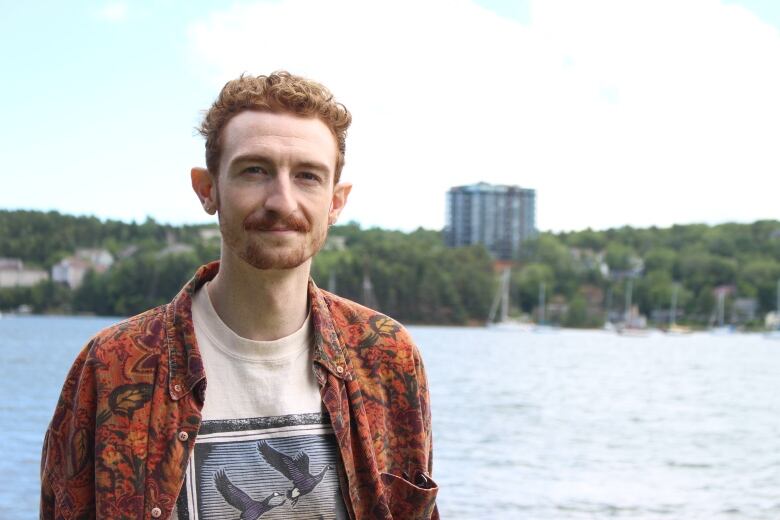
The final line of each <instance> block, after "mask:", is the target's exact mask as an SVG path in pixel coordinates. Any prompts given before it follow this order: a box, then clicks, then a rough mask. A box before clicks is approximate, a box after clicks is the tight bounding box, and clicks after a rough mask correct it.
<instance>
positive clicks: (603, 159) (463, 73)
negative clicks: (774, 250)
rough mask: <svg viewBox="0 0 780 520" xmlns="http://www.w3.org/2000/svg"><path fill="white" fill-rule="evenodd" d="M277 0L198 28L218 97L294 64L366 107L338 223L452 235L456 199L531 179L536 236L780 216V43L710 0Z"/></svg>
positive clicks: (354, 136) (357, 118)
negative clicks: (510, 16)
mask: <svg viewBox="0 0 780 520" xmlns="http://www.w3.org/2000/svg"><path fill="white" fill-rule="evenodd" d="M531 9H532V11H531V24H530V25H522V24H519V23H517V22H514V21H511V20H507V19H502V18H500V17H498V16H497V15H495V14H494V13H492V12H490V11H488V10H486V9H484V8H481V7H479V6H477V5H476V4H473V3H471V2H468V1H466V0H430V1H426V2H419V1H412V0H397V1H395V2H392V3H389V2H388V3H381V4H380V3H375V2H361V1H359V0H339V1H331V2H316V1H309V0H280V1H277V2H263V3H255V4H243V5H239V6H235V7H233V8H231V9H229V10H227V11H223V12H219V13H215V14H213V15H211V16H209V17H208V18H206V19H204V20H202V21H201V22H199V23H197V24H195V25H193V26H191V28H190V44H191V49H192V57H193V64H194V65H197V67H198V68H200V70H201V71H202V74H203V75H204V78H205V79H206V80H207V81H209V82H211V83H212V84H213V85H214V89H215V94H216V90H217V89H218V88H219V86H221V85H222V84H223V83H224V81H226V80H227V79H230V78H232V77H235V76H237V75H238V74H240V73H241V72H244V71H247V72H251V73H267V72H269V71H271V70H274V69H279V68H285V69H288V70H290V71H292V72H295V73H299V74H303V75H306V76H309V77H312V78H315V79H318V80H319V81H322V82H323V83H325V84H326V85H328V86H329V87H330V88H331V89H332V90H333V91H334V92H335V93H336V95H337V97H338V98H339V99H341V100H342V101H344V102H345V103H346V104H347V106H348V107H349V108H350V110H351V111H352V112H353V114H354V124H353V128H352V129H351V131H350V137H349V139H348V143H347V147H348V150H347V166H346V168H345V172H344V173H345V177H347V178H348V179H350V180H352V181H353V182H354V183H355V188H354V190H353V194H352V200H351V201H350V205H349V207H348V210H347V211H345V215H344V218H346V219H349V218H354V219H358V220H360V221H361V222H363V223H364V224H367V225H381V226H383V227H397V228H404V229H411V228H414V227H416V226H418V225H424V226H426V227H441V226H442V225H443V221H444V193H445V192H446V190H447V188H448V187H450V186H453V185H457V184H464V183H471V182H476V181H480V180H484V181H488V182H495V183H512V184H519V185H522V186H525V187H531V188H536V189H537V190H538V204H537V211H538V214H537V221H538V224H539V225H540V227H541V228H542V229H577V228H584V227H586V226H592V227H596V228H603V227H608V226H618V225H623V224H632V225H639V226H647V225H653V224H655V225H670V224H672V223H677V222H679V223H684V222H692V221H707V222H720V221H725V220H741V221H747V220H754V219H757V218H777V209H776V208H777V207H778V203H777V200H778V193H779V192H780V189H778V188H780V174H778V172H779V171H780V154H778V153H777V152H776V150H777V149H778V146H777V143H780V98H778V96H777V92H780V35H779V34H778V32H777V31H776V30H775V29H774V28H772V27H770V26H768V25H766V24H764V23H762V22H761V21H760V20H759V19H758V18H757V17H755V16H754V15H752V14H751V13H750V12H748V11H747V10H745V9H743V8H741V7H738V6H735V5H722V4H720V3H718V2H717V1H715V0H689V1H686V2H677V1H672V0H654V1H652V2H624V1H621V0H611V1H610V0H593V1H589V2H579V1H574V0H572V1H562V0H561V1H556V0H544V1H539V2H534V3H533V4H532V7H531Z"/></svg>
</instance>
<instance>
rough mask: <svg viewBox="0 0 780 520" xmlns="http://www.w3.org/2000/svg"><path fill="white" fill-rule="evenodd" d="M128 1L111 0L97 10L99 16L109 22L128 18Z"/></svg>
mask: <svg viewBox="0 0 780 520" xmlns="http://www.w3.org/2000/svg"><path fill="white" fill-rule="evenodd" d="M127 13H128V7H127V3H126V2H109V3H107V4H105V5H103V7H101V8H100V9H99V10H98V11H97V13H96V14H97V17H98V18H99V19H101V20H105V21H108V22H121V21H123V20H125V19H127Z"/></svg>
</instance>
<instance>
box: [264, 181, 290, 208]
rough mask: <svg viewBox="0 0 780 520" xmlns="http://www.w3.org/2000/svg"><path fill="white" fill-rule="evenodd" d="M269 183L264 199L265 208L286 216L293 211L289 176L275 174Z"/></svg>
mask: <svg viewBox="0 0 780 520" xmlns="http://www.w3.org/2000/svg"><path fill="white" fill-rule="evenodd" d="M269 184H270V185H269V186H268V189H269V190H270V191H269V193H268V197H267V198H266V199H265V209H266V210H268V211H274V212H276V213H278V214H279V215H282V216H287V215H289V214H290V213H292V212H293V211H295V197H294V194H293V186H292V183H291V182H290V179H289V177H288V176H286V175H277V176H276V177H275V178H274V179H273V181H272V182H270V183H269Z"/></svg>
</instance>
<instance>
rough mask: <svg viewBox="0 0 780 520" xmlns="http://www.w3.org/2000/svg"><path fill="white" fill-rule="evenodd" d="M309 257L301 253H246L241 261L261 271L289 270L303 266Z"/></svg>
mask: <svg viewBox="0 0 780 520" xmlns="http://www.w3.org/2000/svg"><path fill="white" fill-rule="evenodd" d="M309 258H311V256H306V255H305V254H303V253H299V254H287V255H269V254H255V253H253V252H246V254H243V255H241V259H242V260H243V261H244V262H246V263H247V264H249V265H251V266H252V267H254V268H255V269H259V270H261V271H271V270H289V269H295V268H297V267H300V266H301V265H303V264H304V263H305V262H306V261H307V260H308V259H309Z"/></svg>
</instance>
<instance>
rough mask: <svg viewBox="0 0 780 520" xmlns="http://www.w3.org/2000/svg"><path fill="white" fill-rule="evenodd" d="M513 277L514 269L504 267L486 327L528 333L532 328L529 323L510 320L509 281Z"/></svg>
mask: <svg viewBox="0 0 780 520" xmlns="http://www.w3.org/2000/svg"><path fill="white" fill-rule="evenodd" d="M511 276H512V268H511V267H504V269H503V271H502V272H501V280H500V282H499V286H498V290H497V291H496V296H495V297H494V298H493V304H492V305H491V306H490V313H489V314H488V320H487V324H486V326H487V327H488V328H491V329H496V330H508V331H528V330H531V327H530V326H529V325H528V324H527V323H522V322H520V321H518V320H512V319H510V318H509V280H510V278H511ZM498 312H500V314H499V319H498V321H496V314H497V313H498Z"/></svg>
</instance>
